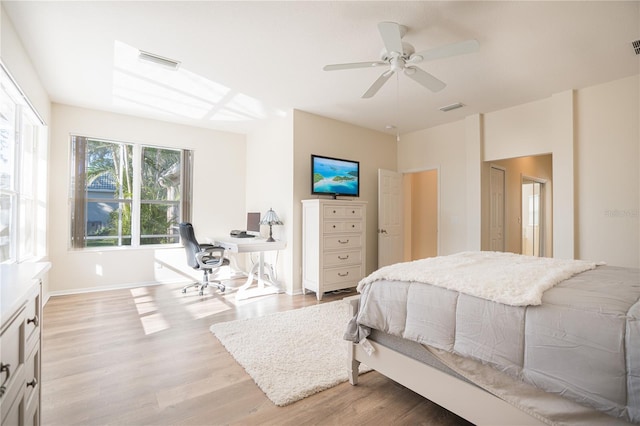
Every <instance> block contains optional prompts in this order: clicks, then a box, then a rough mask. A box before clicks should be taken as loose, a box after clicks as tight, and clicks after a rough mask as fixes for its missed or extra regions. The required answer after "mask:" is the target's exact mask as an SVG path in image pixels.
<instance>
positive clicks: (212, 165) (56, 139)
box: [49, 104, 246, 294]
mask: <svg viewBox="0 0 640 426" xmlns="http://www.w3.org/2000/svg"><path fill="white" fill-rule="evenodd" d="M52 123H53V125H52V128H51V154H50V176H51V179H50V194H49V195H50V206H51V209H50V228H49V231H50V234H49V237H50V259H51V261H52V263H53V268H52V269H51V272H50V291H51V292H52V294H55V293H57V292H73V291H81V290H95V289H104V288H109V287H118V286H127V285H138V284H145V283H154V282H163V281H184V280H189V279H190V278H189V277H195V278H196V279H200V278H201V274H198V273H197V272H196V271H193V270H191V269H189V268H188V267H187V266H186V259H185V256H184V251H183V249H182V248H173V249H167V248H165V249H153V248H140V249H105V250H94V249H91V250H70V249H69V248H68V247H69V244H68V241H69V225H70V224H69V217H70V207H69V203H68V199H69V187H70V183H69V171H70V165H69V144H70V135H71V134H78V135H83V136H91V137H99V138H103V139H110V140H116V141H122V142H133V143H143V144H151V145H156V146H167V147H174V148H185V149H191V150H193V151H194V170H193V218H192V222H193V225H194V230H195V232H196V236H197V238H198V239H199V240H204V239H205V238H206V237H210V236H218V235H228V233H229V229H231V228H232V227H234V226H235V227H238V226H239V224H244V222H245V219H243V218H245V217H246V216H245V211H246V210H245V197H244V189H245V180H244V179H245V164H246V142H245V137H244V136H243V135H238V134H232V133H225V132H217V131H213V130H207V129H202V128H196V127H188V126H182V125H177V124H171V123H166V122H160V121H154V120H147V119H141V118H136V117H131V116H125V115H119V114H112V113H107V112H101V111H95V110H89V109H83V108H76V107H70V106H66V105H60V104H54V105H53V108H52ZM239 218H240V219H239ZM243 226H244V225H243Z"/></svg>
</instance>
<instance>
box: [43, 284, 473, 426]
mask: <svg viewBox="0 0 640 426" xmlns="http://www.w3.org/2000/svg"><path fill="white" fill-rule="evenodd" d="M180 288H181V287H180V286H178V285H158V286H151V287H139V288H133V289H123V290H110V291H104V292H95V293H85V294H79V295H68V296H57V297H52V298H50V299H49V301H48V303H47V305H46V306H45V308H44V318H43V327H42V332H43V338H42V348H43V349H42V411H41V412H42V424H43V425H64V426H70V425H227V424H228V425H258V424H259V425H301V424H309V425H359V424H361V425H364V424H376V425H383V424H395V425H404V424H406V425H469V423H467V422H466V421H465V420H463V419H461V418H459V417H457V416H455V415H453V414H452V413H449V412H448V411H446V410H445V409H443V408H441V407H439V406H438V405H436V404H433V403H431V402H430V401H428V400H426V399H424V398H422V397H421V396H419V395H417V394H415V393H413V392H412V391H410V390H408V389H406V388H404V387H402V386H400V385H398V384H396V383H395V382H393V381H391V380H389V379H387V378H386V377H384V376H382V375H380V374H378V373H377V372H371V373H367V374H364V375H362V376H361V377H360V381H359V384H358V386H351V385H350V384H349V383H343V384H341V385H338V386H336V387H334V388H332V389H329V390H326V391H324V392H320V393H318V394H315V395H312V396H311V397H308V398H305V399H303V400H301V401H298V402H296V403H294V404H291V405H289V406H286V407H277V406H275V405H273V403H271V401H269V399H267V397H266V396H265V395H264V394H263V393H262V391H261V390H260V389H259V388H258V387H257V386H256V385H255V383H254V382H253V380H252V379H251V378H250V377H249V375H248V374H247V373H246V372H245V371H244V369H243V368H242V367H241V366H240V365H239V364H237V363H236V361H235V360H234V359H233V357H232V356H231V355H229V353H228V352H227V351H226V350H225V349H224V347H223V346H222V345H221V344H220V342H219V341H218V340H217V339H216V338H215V336H213V335H212V334H211V333H210V332H209V326H210V325H211V324H213V323H215V322H222V321H230V320H233V319H237V318H248V317H255V316H261V315H265V314H268V313H272V312H277V311H284V310H288V309H296V308H301V307H305V306H309V305H313V304H316V303H318V302H317V301H316V298H315V295H314V294H313V293H311V294H307V295H297V296H288V295H284V294H281V295H271V296H264V297H260V298H254V299H250V300H246V301H241V302H236V300H235V297H234V291H233V288H231V289H229V290H228V292H227V294H225V295H221V294H219V293H218V292H217V291H216V290H213V289H211V290H209V292H208V293H205V296H203V297H200V296H198V295H197V294H198V293H197V291H195V290H191V291H189V292H188V293H187V294H186V295H183V294H181V292H180ZM352 294H355V293H351V294H335V295H331V294H327V295H325V297H324V298H323V301H322V302H323V303H324V302H329V301H333V300H338V299H341V298H343V297H345V296H348V295H352ZM256 350H259V348H256Z"/></svg>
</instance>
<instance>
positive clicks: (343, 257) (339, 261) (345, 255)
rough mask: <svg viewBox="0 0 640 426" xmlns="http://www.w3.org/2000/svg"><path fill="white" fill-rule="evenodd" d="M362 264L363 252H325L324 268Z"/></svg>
mask: <svg viewBox="0 0 640 426" xmlns="http://www.w3.org/2000/svg"><path fill="white" fill-rule="evenodd" d="M354 263H362V250H352V251H339V252H325V254H324V266H329V267H330V266H339V265H353V264H354Z"/></svg>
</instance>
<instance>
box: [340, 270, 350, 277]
mask: <svg viewBox="0 0 640 426" xmlns="http://www.w3.org/2000/svg"><path fill="white" fill-rule="evenodd" d="M347 275H349V271H347V272H345V273H344V274H342V273H340V272H338V276H339V277H346V276H347Z"/></svg>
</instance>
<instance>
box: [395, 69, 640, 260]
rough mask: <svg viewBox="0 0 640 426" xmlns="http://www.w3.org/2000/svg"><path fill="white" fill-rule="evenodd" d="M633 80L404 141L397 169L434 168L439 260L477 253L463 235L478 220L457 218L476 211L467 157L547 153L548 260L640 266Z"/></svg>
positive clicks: (639, 94)
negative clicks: (549, 199) (550, 242)
mask: <svg viewBox="0 0 640 426" xmlns="http://www.w3.org/2000/svg"><path fill="white" fill-rule="evenodd" d="M639 79H640V77H639V76H637V75H636V76H633V77H629V78H625V79H621V80H617V81H614V82H610V83H605V84H601V85H597V86H593V87H589V88H585V89H581V90H577V91H575V92H574V91H567V92H562V93H558V94H555V95H553V96H551V97H550V98H547V99H542V100H539V101H535V102H531V103H527V104H524V105H518V106H515V107H512V108H508V109H504V110H500V111H495V112H491V113H487V114H484V115H483V116H482V117H481V118H482V125H481V126H473V128H472V126H471V125H470V121H469V120H464V121H459V122H456V123H451V124H447V125H443V126H438V127H435V128H431V129H425V130H421V131H418V132H414V133H411V134H406V135H402V137H401V141H400V145H399V148H398V170H400V171H411V170H421V169H427V168H433V167H440V169H441V184H440V185H441V207H440V209H441V212H440V215H441V216H440V217H441V222H442V223H441V228H440V231H441V235H440V244H441V254H448V253H453V252H456V251H461V250H475V249H478V248H479V247H476V246H475V242H476V241H480V235H469V234H470V233H475V232H480V231H479V228H478V230H477V231H476V230H475V226H476V224H477V222H476V221H475V220H474V217H468V216H466V217H465V215H479V214H480V211H481V206H478V205H475V204H476V201H475V200H478V199H480V197H479V196H476V195H477V194H476V191H478V190H479V189H478V188H470V186H471V185H470V183H469V182H472V184H473V183H474V180H473V179H474V177H470V176H468V174H469V170H471V171H475V170H476V169H475V167H474V168H473V169H470V168H469V167H468V165H469V164H470V162H473V158H474V157H475V156H479V157H480V158H477V161H478V162H481V161H490V160H499V159H506V158H514V157H522V156H528V155H540V154H552V156H553V181H554V188H553V229H554V232H553V234H554V235H553V253H554V257H561V258H571V257H576V258H583V259H591V260H603V261H606V262H608V263H609V264H611V265H619V266H631V267H638V266H640V248H639V247H638V236H639V235H640V230H639V229H638V221H639V216H640V213H639V211H640V201H639V197H640V195H639V194H640V177H639V176H638V159H639V158H640V153H639V152H638V151H639V144H640V132H639V129H638V126H639V124H638V122H639V120H638V118H639V117H640V107H639V105H638V104H639V100H640V88H639ZM475 128H479V129H480V132H481V137H480V140H481V145H482V149H481V150H478V149H477V143H478V142H477V139H478V137H477V134H476V133H475V131H474V130H473V129H475ZM470 130H471V131H470ZM469 139H473V141H470V140H469ZM470 150H472V151H475V152H481V155H477V154H474V153H473V152H472V153H470ZM574 165H575V169H574ZM465 173H466V174H467V177H466V178H465ZM465 198H466V200H468V201H467V202H466V203H465ZM574 200H575V206H574ZM465 221H466V223H467V226H464V222H465Z"/></svg>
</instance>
